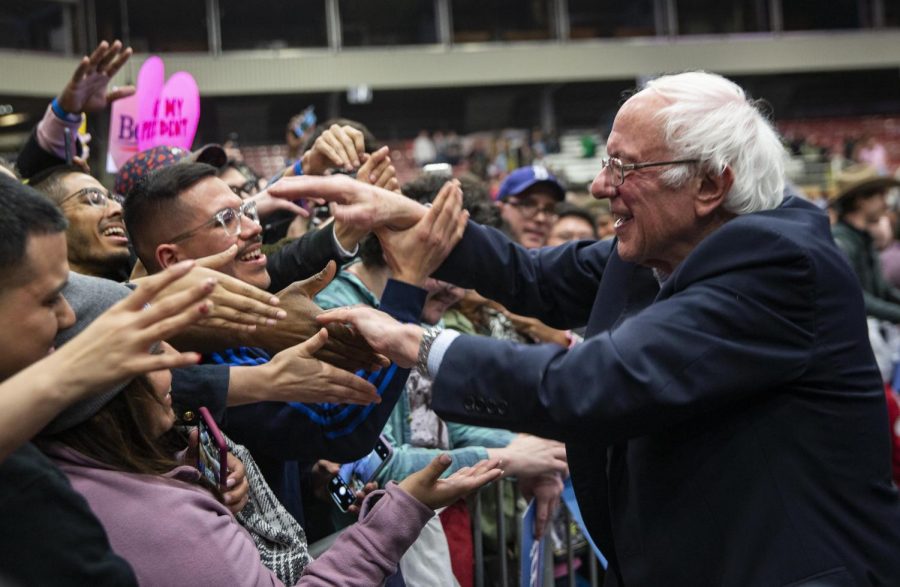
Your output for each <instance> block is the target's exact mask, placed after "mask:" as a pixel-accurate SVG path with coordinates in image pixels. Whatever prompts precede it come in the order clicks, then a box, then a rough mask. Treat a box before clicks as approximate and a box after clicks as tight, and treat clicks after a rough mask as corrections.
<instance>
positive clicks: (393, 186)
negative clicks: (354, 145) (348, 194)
mask: <svg viewBox="0 0 900 587" xmlns="http://www.w3.org/2000/svg"><path fill="white" fill-rule="evenodd" d="M389 152H390V150H389V149H388V148H387V146H384V147H381V148H380V149H378V150H377V151H375V152H374V153H372V154H371V155H364V156H363V158H364V159H365V162H364V163H363V164H362V167H360V168H359V170H358V171H357V172H356V179H357V180H359V181H361V182H363V183H368V184H370V185H374V186H376V187H380V188H384V189H386V190H390V191H392V192H397V191H399V190H400V182H399V181H398V180H397V170H396V169H394V166H393V165H391V157H390V155H389V154H388V153H389Z"/></svg>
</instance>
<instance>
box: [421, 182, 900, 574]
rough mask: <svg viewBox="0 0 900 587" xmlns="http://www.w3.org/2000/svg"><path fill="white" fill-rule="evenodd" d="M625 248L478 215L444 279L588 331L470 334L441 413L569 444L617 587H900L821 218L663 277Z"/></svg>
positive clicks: (877, 390)
mask: <svg viewBox="0 0 900 587" xmlns="http://www.w3.org/2000/svg"><path fill="white" fill-rule="evenodd" d="M613 247H614V244H613V243H609V242H599V243H595V244H591V243H586V242H582V243H572V244H568V245H564V246H562V247H557V248H548V249H541V250H539V251H532V252H529V251H526V250H525V249H522V248H520V247H518V246H515V245H513V244H511V243H510V242H509V241H508V240H507V239H506V238H505V237H503V236H502V235H500V234H499V233H497V232H496V231H493V230H491V229H485V228H483V227H480V226H477V225H473V224H470V225H469V227H468V228H467V230H466V234H465V237H464V238H463V240H462V242H461V243H460V244H459V245H458V246H457V248H456V249H455V250H454V252H453V253H452V254H451V256H450V258H448V260H447V262H445V264H444V266H443V267H442V268H441V270H440V271H439V272H438V274H437V275H436V276H437V277H439V278H441V279H446V280H449V281H453V282H456V283H458V284H460V285H464V286H468V287H476V288H477V289H478V291H479V292H480V293H482V294H483V295H485V296H487V297H489V298H492V299H496V300H498V301H500V302H501V303H503V304H504V305H506V306H508V307H509V308H510V309H511V310H513V311H515V312H518V313H522V314H528V315H532V316H536V317H538V318H540V319H541V320H543V321H545V322H547V323H548V324H550V325H552V326H556V327H561V328H570V327H573V326H579V325H582V324H585V323H586V324H587V336H588V338H587V339H586V340H585V342H584V343H583V344H581V345H578V346H577V347H575V348H574V349H572V350H569V351H566V350H564V349H561V348H560V347H558V346H554V345H532V346H523V345H516V344H514V343H509V342H505V341H497V340H492V339H487V338H478V337H469V336H461V337H459V338H457V339H456V340H455V341H454V342H453V343H452V344H451V346H450V348H449V349H448V351H447V353H446V355H445V356H444V360H443V363H442V364H441V367H440V370H439V372H438V375H437V378H436V381H435V386H434V399H433V407H434V408H435V410H436V411H437V412H438V413H439V414H440V415H441V416H442V417H444V418H447V419H451V420H460V421H463V422H467V423H471V424H478V425H483V426H494V427H508V428H512V429H518V430H522V431H528V432H533V433H535V434H540V435H543V436H548V437H552V438H558V439H562V440H564V441H565V442H566V446H567V451H568V455H569V464H570V469H571V473H572V480H573V484H574V486H575V490H576V493H577V496H578V501H579V503H580V505H581V507H582V511H583V514H584V517H585V520H586V522H587V524H588V528H589V529H590V531H591V534H592V535H593V537H594V539H595V540H596V541H597V542H598V545H599V546H600V548H601V549H602V550H603V551H604V552H605V554H606V555H607V557H608V558H609V559H610V569H609V572H608V573H607V579H606V584H607V585H628V586H629V587H630V586H633V585H641V586H644V585H646V586H652V587H656V586H670V585H689V586H701V585H715V586H741V587H743V586H746V585H766V586H768V585H775V586H778V585H868V584H877V585H900V504H898V494H897V490H896V488H895V487H894V486H893V484H892V482H891V479H890V456H889V437H888V427H887V413H886V408H885V402H884V396H883V391H882V386H881V381H880V377H879V374H878V370H877V368H876V366H875V361H874V357H873V355H872V351H871V349H870V347H869V344H868V338H867V331H866V323H865V316H864V312H863V302H862V295H861V293H860V290H859V286H858V284H857V281H856V277H855V276H854V275H853V272H852V271H851V269H850V268H849V267H848V265H847V263H846V261H845V260H844V258H843V256H842V255H841V254H840V252H839V251H838V250H837V248H836V247H835V245H834V242H833V241H832V239H831V235H830V232H829V227H828V222H827V219H826V217H825V215H824V214H822V213H821V212H820V211H818V210H817V209H815V208H814V207H812V206H811V205H809V204H807V203H805V202H803V201H801V200H796V199H789V200H787V201H786V202H785V204H784V205H782V206H781V207H780V208H778V209H776V210H772V211H768V212H762V213H756V214H749V215H744V216H740V217H738V218H735V219H733V220H731V221H729V222H728V223H726V224H725V225H724V226H723V227H721V228H719V229H718V230H717V231H715V232H714V233H713V234H711V235H710V236H708V237H707V238H706V239H705V240H704V241H703V242H701V243H700V245H698V246H697V248H696V249H694V251H693V252H692V253H691V254H690V255H689V256H688V258H687V259H685V260H684V261H683V262H682V263H681V265H679V267H678V268H677V269H676V271H675V272H674V273H673V274H672V275H671V276H670V277H669V278H668V279H667V280H666V281H665V282H664V284H663V285H662V286H661V287H658V286H657V285H656V284H655V283H654V282H653V281H652V276H651V275H650V274H649V272H648V271H647V270H646V269H643V268H639V267H636V266H635V265H632V264H629V263H626V262H624V261H622V260H621V259H619V258H618V256H617V255H616V253H615V251H614V248H613ZM657 292H658V293H657Z"/></svg>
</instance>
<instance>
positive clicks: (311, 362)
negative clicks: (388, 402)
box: [258, 328, 381, 405]
mask: <svg viewBox="0 0 900 587" xmlns="http://www.w3.org/2000/svg"><path fill="white" fill-rule="evenodd" d="M327 340H328V331H327V330H325V329H324V328H323V329H321V330H319V332H317V333H316V334H315V335H314V336H313V337H312V338H310V339H309V340H307V341H306V342H302V343H300V344H298V345H296V346H293V347H290V348H287V349H285V350H283V351H281V352H280V353H278V354H277V355H275V356H274V357H272V360H271V361H269V362H268V363H267V364H266V365H264V366H262V367H258V368H260V369H265V370H266V371H267V372H269V374H267V376H266V378H265V380H266V384H267V385H268V387H269V390H270V392H271V393H273V394H274V393H277V394H278V396H277V397H271V396H270V397H269V399H270V400H278V401H284V402H304V403H318V402H326V403H334V404H344V403H349V404H363V405H365V404H371V403H380V402H381V397H380V396H379V395H378V392H377V390H376V389H375V386H374V385H372V384H371V383H369V382H368V381H366V380H365V379H363V378H362V377H358V376H357V375H354V374H353V373H348V372H347V371H344V370H343V369H338V368H337V367H334V366H332V365H329V364H327V363H323V362H322V361H320V360H318V359H316V358H314V355H315V354H316V353H318V352H319V351H320V350H321V349H322V347H323V346H324V345H325V342H326V341H327Z"/></svg>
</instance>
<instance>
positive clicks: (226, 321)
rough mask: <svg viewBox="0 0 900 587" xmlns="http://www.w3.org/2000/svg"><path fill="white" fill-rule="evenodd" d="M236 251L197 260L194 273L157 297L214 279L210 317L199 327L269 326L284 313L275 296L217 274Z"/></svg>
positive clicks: (140, 281) (141, 279)
mask: <svg viewBox="0 0 900 587" xmlns="http://www.w3.org/2000/svg"><path fill="white" fill-rule="evenodd" d="M237 250H238V247H237V245H232V246H231V247H229V248H228V249H226V250H225V251H223V252H221V253H217V254H215V255H210V256H208V257H202V258H200V259H196V261H195V262H196V264H197V266H196V267H195V268H194V269H193V271H191V272H190V273H189V274H188V275H186V276H185V277H184V278H182V279H179V280H177V281H174V282H172V283H171V284H169V285H168V286H166V287H165V288H164V289H163V290H162V291H161V292H160V294H159V297H160V299H163V298H165V297H167V296H169V295H173V294H175V293H178V292H180V291H185V290H187V289H190V288H191V287H194V286H196V285H199V284H201V283H202V282H204V281H205V280H208V279H214V280H215V281H216V285H215V287H214V288H213V290H212V293H211V295H210V301H212V302H213V306H212V308H211V309H210V312H209V314H208V315H206V316H205V317H204V318H203V319H202V320H200V321H199V324H200V325H202V326H209V327H214V328H226V329H230V330H236V331H250V330H253V329H255V328H256V326H257V325H268V326H271V325H273V324H275V322H276V321H278V320H281V319H283V318H284V317H285V316H287V313H286V312H285V311H284V310H282V309H281V308H279V307H278V304H279V303H280V302H279V300H278V297H277V296H274V295H272V294H270V293H268V292H266V291H263V290H261V289H259V288H256V287H254V286H252V285H250V284H249V283H246V282H244V281H241V280H240V279H237V278H235V277H232V276H230V275H225V274H224V273H219V272H218V271H217V269H219V268H220V267H222V266H223V265H225V264H226V263H227V262H229V261H231V260H233V259H234V256H235V255H236V254H237ZM148 279H151V278H149V277H139V278H133V279H132V281H133V282H134V283H137V284H138V286H139V287H140V285H141V284H143V283H144V282H146V281H147V280H148Z"/></svg>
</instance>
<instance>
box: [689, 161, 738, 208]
mask: <svg viewBox="0 0 900 587" xmlns="http://www.w3.org/2000/svg"><path fill="white" fill-rule="evenodd" d="M732 185H734V172H732V171H731V167H730V166H728V165H726V166H725V169H723V170H722V172H721V173H713V172H705V173H704V174H703V175H702V176H701V177H700V187H699V188H698V190H697V197H696V198H695V199H694V207H695V209H696V211H697V215H698V216H701V217H703V216H708V215H709V214H712V213H713V212H715V211H716V210H718V209H719V208H721V207H722V204H723V203H724V202H725V196H727V195H728V192H730V191H731V186H732Z"/></svg>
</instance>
